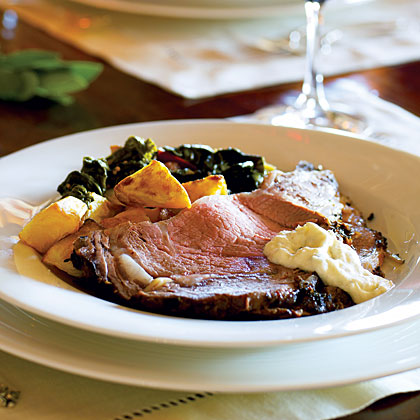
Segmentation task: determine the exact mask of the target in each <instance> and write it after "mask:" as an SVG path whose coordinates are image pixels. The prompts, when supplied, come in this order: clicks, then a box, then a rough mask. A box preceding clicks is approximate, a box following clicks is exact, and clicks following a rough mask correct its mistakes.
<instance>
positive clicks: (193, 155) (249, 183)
mask: <svg viewBox="0 0 420 420" xmlns="http://www.w3.org/2000/svg"><path fill="white" fill-rule="evenodd" d="M152 159H157V160H161V161H162V162H164V163H166V164H167V165H168V167H169V168H170V170H171V173H172V175H174V176H175V177H176V178H177V179H178V180H179V181H180V182H181V183H182V182H187V181H192V180H195V179H200V178H204V177H206V176H208V175H219V174H221V175H223V176H224V177H225V179H226V183H227V186H228V189H229V192H230V193H238V192H244V191H252V190H254V189H256V188H258V187H259V186H260V184H261V182H262V181H263V179H264V175H265V174H266V171H265V162H264V158H263V157H261V156H256V155H247V154H245V153H243V152H241V151H240V150H238V149H233V148H228V149H221V150H214V149H212V148H211V147H209V146H205V145H201V144H183V145H181V146H179V147H175V148H174V147H169V146H168V147H164V148H162V149H160V150H159V151H158V149H157V147H156V144H155V143H154V142H153V140H151V139H147V140H145V139H142V138H140V137H136V136H131V137H129V138H128V139H127V141H126V142H125V144H124V146H123V147H121V148H119V149H117V150H116V151H115V152H113V153H112V154H111V155H109V156H108V157H106V158H101V159H93V158H91V157H85V158H84V159H83V166H82V169H81V170H80V171H73V172H71V173H70V174H69V175H68V176H67V177H66V179H65V180H64V181H63V182H62V183H61V184H60V185H59V186H58V192H59V193H60V194H61V195H62V196H63V197H64V196H68V195H72V196H74V197H77V198H79V199H80V200H82V201H84V202H85V203H86V204H89V203H90V202H91V201H92V195H91V193H93V192H94V193H96V194H100V195H105V193H106V190H107V189H108V188H113V187H114V186H115V185H116V184H118V182H120V181H121V180H122V179H124V178H125V177H127V176H129V175H132V174H133V173H134V172H137V171H138V170H140V169H142V168H144V167H145V166H146V165H148V164H149V163H150V161H151V160H152Z"/></svg>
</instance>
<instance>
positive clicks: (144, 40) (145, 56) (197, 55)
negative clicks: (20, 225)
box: [0, 0, 420, 98]
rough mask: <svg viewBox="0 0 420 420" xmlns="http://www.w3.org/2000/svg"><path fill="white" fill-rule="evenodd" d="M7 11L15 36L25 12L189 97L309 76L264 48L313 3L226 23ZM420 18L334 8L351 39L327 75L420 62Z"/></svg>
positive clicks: (380, 7) (63, 5)
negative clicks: (266, 41)
mask: <svg viewBox="0 0 420 420" xmlns="http://www.w3.org/2000/svg"><path fill="white" fill-rule="evenodd" d="M81 2H82V3H83V1H81ZM85 3H87V4H89V1H85ZM115 3H116V2H113V5H114V6H115ZM343 3H344V5H341V6H339V5H340V4H343ZM100 4H105V5H106V2H105V1H103V2H100ZM0 7H4V8H9V9H8V10H9V11H10V13H12V15H10V18H8V20H7V22H9V23H8V29H7V34H8V35H7V37H8V38H12V37H13V30H14V28H13V24H11V23H10V22H13V16H14V15H13V13H16V12H17V17H18V18H21V19H23V20H26V21H28V22H30V23H31V24H33V25H35V26H37V27H38V28H41V29H42V30H45V31H47V32H49V33H51V34H52V35H54V36H55V37H57V38H59V39H62V40H63V41H65V42H67V43H70V44H72V45H75V46H77V47H78V48H80V49H81V50H83V51H85V52H88V53H90V54H92V55H96V56H97V57H100V58H103V59H104V60H106V61H108V62H109V63H111V64H113V65H114V66H115V67H117V68H119V69H120V70H122V71H124V72H127V73H129V74H131V75H133V76H136V77H138V78H140V79H142V80H145V81H147V82H150V83H154V84H156V85H158V86H160V87H162V88H163V89H166V90H168V91H170V92H173V93H175V94H178V95H181V96H183V97H186V98H203V97H208V96H213V95H219V94H223V93H229V92H236V91H241V90H247V89H254V88H260V87H264V86H269V85H274V84H279V83H286V82H293V81H298V80H302V78H303V69H304V57H303V55H294V54H278V53H274V54H273V53H267V52H264V51H261V50H260V49H259V48H257V45H259V42H260V41H261V40H262V39H265V38H270V39H275V38H278V37H281V36H285V35H287V34H288V33H289V32H290V31H291V30H292V29H296V28H300V27H302V25H303V24H304V12H303V5H302V8H301V9H299V8H297V10H296V11H294V12H293V11H290V10H289V9H285V10H284V12H282V9H281V8H279V14H278V15H277V16H275V17H270V18H260V19H220V20H209V19H207V20H206V19H195V20H193V19H173V18H165V17H152V16H140V15H136V14H134V13H131V14H128V13H120V12H117V11H107V10H105V9H95V8H92V7H86V6H85V5H81V4H76V3H74V2H69V1H65V0H61V1H57V0H19V1H10V0H0ZM221 7H222V6H221ZM419 17H420V3H419V2H418V1H417V0H376V1H362V2H357V1H356V2H354V1H349V2H337V5H334V1H333V0H331V1H329V2H327V3H326V5H325V23H326V24H325V27H326V29H328V31H329V30H330V29H337V28H338V29H340V31H341V32H340V33H341V35H342V36H337V33H335V38H337V39H336V42H335V43H334V44H332V47H331V48H324V49H323V51H324V52H323V53H322V54H323V56H322V59H321V60H319V62H320V65H321V68H320V70H321V71H322V72H323V73H325V74H326V75H332V74H339V73H344V72H349V71H356V70H361V69H367V68H373V67H379V66H384V65H393V64H398V63H403V62H408V61H414V60H418V59H420V25H419Z"/></svg>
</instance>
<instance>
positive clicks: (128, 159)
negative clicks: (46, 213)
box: [57, 136, 157, 204]
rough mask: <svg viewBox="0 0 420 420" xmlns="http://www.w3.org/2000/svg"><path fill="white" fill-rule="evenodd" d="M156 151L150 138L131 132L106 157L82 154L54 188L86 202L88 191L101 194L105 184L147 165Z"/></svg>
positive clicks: (104, 191) (87, 202) (90, 197)
mask: <svg viewBox="0 0 420 420" xmlns="http://www.w3.org/2000/svg"><path fill="white" fill-rule="evenodd" d="M156 153H157V147H156V145H155V143H154V142H153V141H152V140H150V139H147V140H144V139H142V138H140V137H135V136H132V137H130V138H129V139H128V140H127V141H126V143H125V145H124V146H123V147H121V148H119V149H118V150H117V151H115V152H114V153H112V154H111V155H110V156H108V157H107V158H101V159H94V158H91V157H84V158H83V166H82V169H81V170H80V171H73V172H71V173H70V174H68V175H67V177H66V179H65V180H64V181H63V182H62V183H61V184H60V185H59V186H58V188H57V190H58V192H59V193H60V194H61V195H62V196H63V197H66V196H68V195H72V196H74V197H76V198H79V199H80V200H82V201H84V202H85V203H86V204H89V203H90V202H91V201H92V200H93V199H92V196H91V193H92V192H94V193H96V194H99V195H105V193H106V190H107V188H112V187H114V186H115V185H116V184H117V183H118V182H119V181H121V180H122V179H123V178H125V177H126V176H128V175H131V174H132V173H134V172H136V171H138V170H139V169H141V168H143V167H144V166H146V165H148V164H149V163H150V161H151V160H152V159H153V158H154V157H155V156H156Z"/></svg>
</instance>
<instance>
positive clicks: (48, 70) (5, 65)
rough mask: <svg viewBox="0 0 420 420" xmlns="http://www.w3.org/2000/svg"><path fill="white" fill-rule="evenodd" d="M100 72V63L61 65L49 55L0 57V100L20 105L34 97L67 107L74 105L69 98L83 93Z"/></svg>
mask: <svg viewBox="0 0 420 420" xmlns="http://www.w3.org/2000/svg"><path fill="white" fill-rule="evenodd" d="M102 69H103V66H102V64H100V63H95V62H90V61H65V60H62V59H61V58H60V56H59V54H58V53H55V52H51V51H43V50H35V49H30V50H23V51H17V52H13V53H10V54H7V55H6V54H1V53H0V100H5V101H17V102H23V101H27V100H29V99H31V98H33V97H35V96H38V97H43V98H47V99H50V100H52V101H55V102H58V103H60V104H62V105H69V104H71V103H73V101H74V100H73V97H72V96H70V95H71V94H72V93H75V92H79V91H81V90H84V89H86V88H87V87H88V86H89V84H90V83H92V82H93V81H94V80H95V79H96V78H97V77H98V76H99V74H100V73H101V72H102Z"/></svg>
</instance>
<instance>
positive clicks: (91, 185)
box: [57, 157, 109, 204]
mask: <svg viewBox="0 0 420 420" xmlns="http://www.w3.org/2000/svg"><path fill="white" fill-rule="evenodd" d="M108 171H109V166H108V163H107V162H106V160H105V159H93V158H91V157H85V158H83V166H82V169H81V170H80V171H73V172H71V173H69V174H68V175H67V177H66V179H65V180H64V181H63V182H62V183H61V184H60V185H59V186H58V188H57V190H58V192H59V193H60V194H61V195H62V196H63V197H66V196H68V195H72V196H74V197H76V198H79V199H80V200H82V201H84V202H85V203H86V204H89V203H90V202H91V201H92V196H91V195H90V193H92V192H94V193H96V194H99V195H104V194H105V192H106V180H107V175H108Z"/></svg>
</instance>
